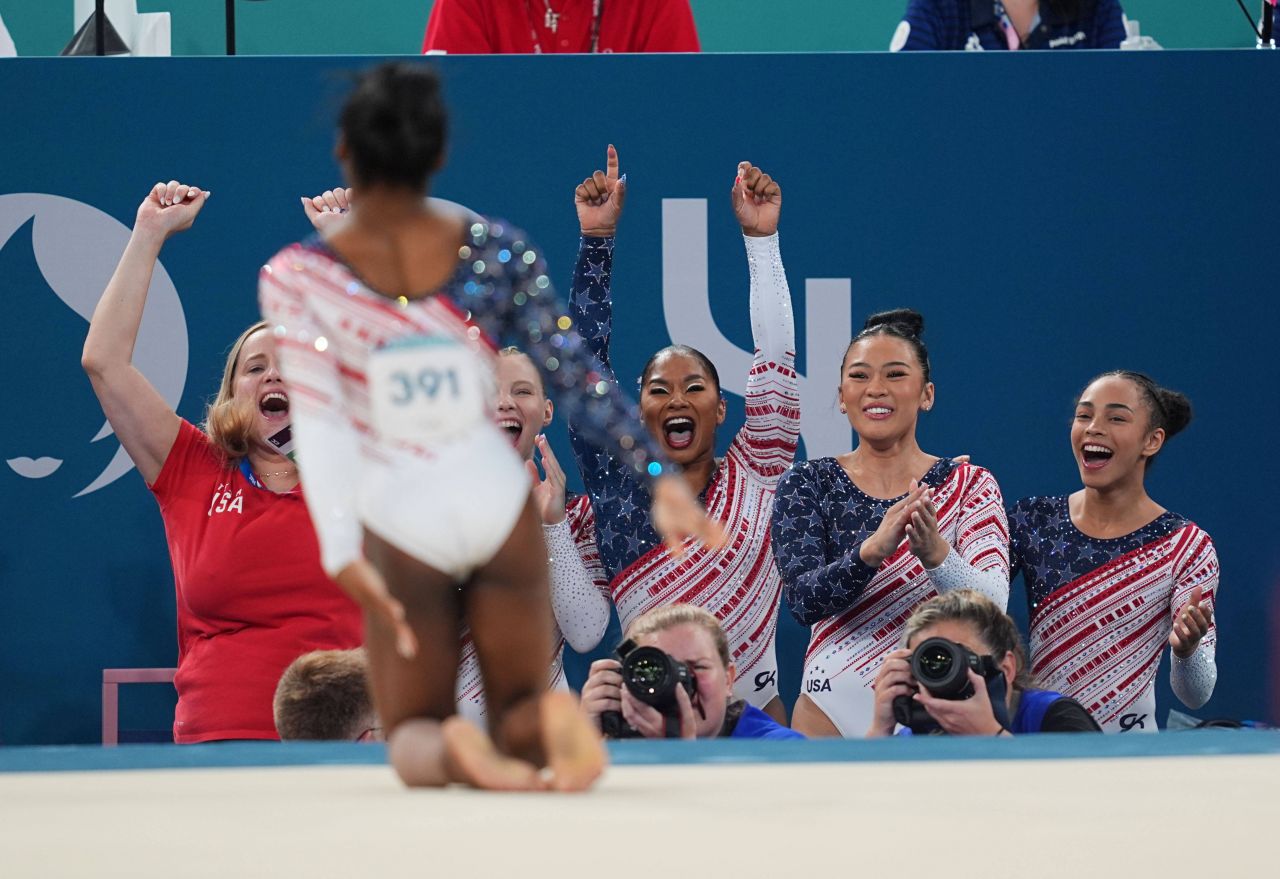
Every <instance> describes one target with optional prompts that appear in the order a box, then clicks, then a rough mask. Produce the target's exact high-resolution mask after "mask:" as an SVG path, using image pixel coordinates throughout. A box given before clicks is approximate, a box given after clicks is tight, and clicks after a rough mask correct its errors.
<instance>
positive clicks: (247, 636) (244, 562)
mask: <svg viewBox="0 0 1280 879" xmlns="http://www.w3.org/2000/svg"><path fill="white" fill-rule="evenodd" d="M151 491H152V492H153V493H154V494H155V496H156V500H158V501H159V502H160V515H161V517H162V518H163V519H164V528H165V534H166V537H167V539H168V543H169V558H170V560H171V561H172V563H173V578H174V587H175V589H176V591H177V600H178V601H177V603H178V673H177V676H176V677H175V679H174V685H175V687H177V690H178V707H177V711H176V712H175V714H174V720H173V740H174V741H175V742H179V743H183V744H188V743H194V742H207V741H214V740H217V739H274V738H277V736H276V728H275V723H274V721H273V720H272V715H271V700H272V697H273V696H274V695H275V690H276V683H277V682H278V681H279V680H280V675H281V673H283V672H284V669H285V667H286V666H287V665H288V664H289V663H290V662H292V661H293V660H294V659H296V658H297V657H298V656H300V655H302V654H303V653H306V652H308V651H311V650H336V649H346V648H350V647H358V646H359V645H360V643H361V642H362V640H363V637H362V636H363V627H362V622H361V618H360V610H359V608H357V607H356V605H355V603H354V602H352V601H351V600H350V599H348V598H347V597H346V595H344V594H343V593H342V591H341V590H340V589H339V588H338V587H337V585H335V584H334V583H333V581H332V580H330V579H329V578H328V577H327V576H326V575H325V573H324V570H323V569H322V568H321V567H320V547H319V544H317V542H316V536H315V531H314V530H313V528H312V526H311V518H310V517H309V516H308V514H307V505H306V503H305V502H304V501H303V498H302V493H301V491H294V492H290V493H288V494H276V493H274V492H272V491H269V490H267V489H264V488H258V487H256V486H254V485H253V484H252V483H250V482H249V481H248V480H247V479H246V478H245V476H244V474H243V472H241V470H240V468H239V467H238V466H236V464H234V463H232V464H227V463H225V462H224V461H223V460H222V458H221V456H220V455H219V454H218V451H217V450H216V449H215V448H214V447H213V445H212V444H211V443H210V442H209V438H208V437H207V436H205V434H204V433H203V432H201V431H200V430H199V429H197V428H196V427H195V426H194V425H192V424H190V423H188V422H186V421H183V422H182V427H181V428H180V429H179V430H178V438H177V439H176V440H175V441H174V444H173V448H172V449H171V450H170V451H169V456H168V457H167V458H165V462H164V466H163V467H161V469H160V475H159V476H158V477H157V478H156V482H155V485H153V486H151Z"/></svg>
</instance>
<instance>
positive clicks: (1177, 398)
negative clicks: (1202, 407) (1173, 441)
mask: <svg viewBox="0 0 1280 879" xmlns="http://www.w3.org/2000/svg"><path fill="white" fill-rule="evenodd" d="M1155 393H1156V398H1157V399H1158V400H1159V401H1160V408H1161V409H1163V410H1164V437H1165V439H1169V438H1170V437H1172V436H1173V435H1174V434H1176V433H1179V432H1180V431H1181V430H1182V429H1183V428H1184V427H1186V426H1187V425H1188V424H1190V423H1191V401H1190V400H1189V399H1187V395H1186V394H1184V393H1182V392H1180V391H1171V390H1169V389H1168V388H1161V387H1157V388H1156V391H1155Z"/></svg>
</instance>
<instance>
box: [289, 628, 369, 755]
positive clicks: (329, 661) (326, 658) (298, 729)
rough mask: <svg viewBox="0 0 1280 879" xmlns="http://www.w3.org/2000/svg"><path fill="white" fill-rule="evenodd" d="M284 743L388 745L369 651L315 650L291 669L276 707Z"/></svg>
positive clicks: (304, 656)
mask: <svg viewBox="0 0 1280 879" xmlns="http://www.w3.org/2000/svg"><path fill="white" fill-rule="evenodd" d="M272 712H273V714H274V715H275V719H276V731H277V732H279V733H280V739H281V741H286V742H287V741H295V740H299V739H302V740H311V741H347V742H370V741H382V729H381V725H380V724H379V723H378V715H377V712H376V711H374V708H373V699H372V697H371V696H370V695H369V664H368V660H366V659H365V655H364V650H363V649H357V650H313V651H311V652H310V653H304V654H302V655H301V656H299V657H298V658H297V659H295V660H294V661H293V662H291V663H290V664H289V667H288V668H286V669H285V670H284V674H283V675H281V676H280V683H279V685H278V686H277V687H276V696H275V699H274V700H273V702H272Z"/></svg>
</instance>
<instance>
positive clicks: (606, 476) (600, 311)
mask: <svg viewBox="0 0 1280 879" xmlns="http://www.w3.org/2000/svg"><path fill="white" fill-rule="evenodd" d="M613 245H614V239H613V238H593V237H583V238H581V239H579V242H578V259H577V262H576V263H575V265H574V269H573V287H572V289H571V293H570V297H569V317H570V318H571V319H572V320H573V325H574V327H575V328H576V329H577V331H578V334H579V335H580V336H582V340H583V342H585V343H586V345H587V347H588V348H589V349H590V350H591V353H592V354H594V355H595V356H596V358H597V359H599V361H600V362H601V363H602V364H603V365H604V369H603V371H602V375H603V379H604V381H606V382H608V383H609V384H612V385H616V384H617V382H618V379H617V376H615V375H614V373H613V368H612V366H611V365H610V363H609V340H610V335H611V333H612V332H613V300H612V298H611V297H612V289H611V284H610V279H611V277H612V273H613ZM645 435H646V436H648V431H646V432H645ZM569 444H570V445H571V446H572V448H573V455H574V458H575V459H576V461H577V463H578V471H579V473H580V474H581V475H582V482H583V485H585V486H586V488H587V491H588V492H589V493H590V494H591V496H592V497H596V498H598V497H601V496H602V495H604V494H610V495H611V496H615V495H616V496H619V497H621V496H623V495H625V496H626V497H627V498H628V502H629V503H633V504H634V505H635V506H637V507H644V508H647V507H648V506H649V502H648V496H647V494H646V492H647V483H646V482H645V481H644V480H637V479H635V478H634V476H635V474H634V473H633V472H632V470H631V468H630V467H627V466H626V465H625V464H623V463H622V462H620V461H618V460H616V459H615V458H614V457H613V456H612V455H610V454H609V453H608V452H607V451H606V450H602V449H601V448H600V447H599V446H597V445H596V444H594V443H592V442H591V441H590V440H589V438H588V437H587V436H585V435H584V434H583V433H582V431H581V430H580V425H579V424H578V423H577V422H576V421H575V420H574V419H573V418H570V419H569ZM593 523H594V516H593Z"/></svg>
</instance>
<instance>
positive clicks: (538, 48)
mask: <svg viewBox="0 0 1280 879" xmlns="http://www.w3.org/2000/svg"><path fill="white" fill-rule="evenodd" d="M542 2H543V3H544V4H545V5H546V13H547V17H546V23H547V27H549V28H552V33H555V30H554V27H555V22H556V20H557V19H559V17H560V16H559V15H558V14H557V13H556V12H555V11H553V10H552V9H551V0H542ZM524 8H525V13H526V14H527V15H528V18H529V33H530V35H532V37H533V52H534V54H535V55H542V54H545V53H544V51H543V48H542V40H540V39H539V38H538V26H537V25H536V24H534V23H533V22H534V18H533V15H534V12H533V0H525V4H524ZM603 16H604V0H593V2H592V4H591V49H590V51H591V54H592V55H594V54H596V53H597V52H599V51H600V19H601V18H602V17H603Z"/></svg>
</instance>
